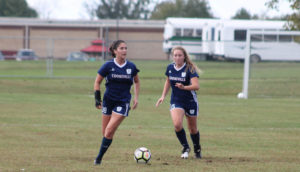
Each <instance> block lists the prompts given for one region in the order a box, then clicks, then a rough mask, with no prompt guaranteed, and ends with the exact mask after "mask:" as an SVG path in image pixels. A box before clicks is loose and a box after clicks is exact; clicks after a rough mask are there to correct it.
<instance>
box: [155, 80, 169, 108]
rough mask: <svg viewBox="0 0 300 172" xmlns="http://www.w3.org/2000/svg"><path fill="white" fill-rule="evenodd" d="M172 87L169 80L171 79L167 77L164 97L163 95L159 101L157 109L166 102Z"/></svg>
mask: <svg viewBox="0 0 300 172" xmlns="http://www.w3.org/2000/svg"><path fill="white" fill-rule="evenodd" d="M170 86H171V84H170V80H169V77H167V79H166V82H165V85H164V89H163V92H162V95H161V97H160V98H159V99H158V100H157V103H156V107H158V106H159V105H160V104H161V103H162V102H163V101H164V99H165V97H166V95H167V94H168V92H169V89H170Z"/></svg>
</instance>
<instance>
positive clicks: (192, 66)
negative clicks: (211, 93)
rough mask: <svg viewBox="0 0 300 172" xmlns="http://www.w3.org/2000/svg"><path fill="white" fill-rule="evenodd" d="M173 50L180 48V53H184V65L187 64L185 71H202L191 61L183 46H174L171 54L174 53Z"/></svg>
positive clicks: (199, 72)
mask: <svg viewBox="0 0 300 172" xmlns="http://www.w3.org/2000/svg"><path fill="white" fill-rule="evenodd" d="M175 50H180V51H182V53H183V55H184V62H185V63H186V66H187V67H186V69H185V71H187V70H189V71H191V73H195V72H197V73H198V74H199V75H200V74H201V73H202V71H201V70H200V69H199V68H198V67H197V65H195V64H194V63H193V62H192V61H191V59H190V57H189V55H188V54H187V52H186V50H185V49H184V48H182V47H179V46H178V47H174V48H173V49H172V54H173V53H174V51H175Z"/></svg>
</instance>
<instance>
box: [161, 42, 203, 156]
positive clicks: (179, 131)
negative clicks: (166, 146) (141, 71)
mask: <svg viewBox="0 0 300 172" xmlns="http://www.w3.org/2000/svg"><path fill="white" fill-rule="evenodd" d="M171 53H172V56H173V60H174V63H172V64H169V65H168V67H167V70H166V72H165V75H166V76H167V79H166V81H165V85H164V88H163V92H162V96H161V97H160V98H159V99H158V101H157V103H156V107H158V106H159V105H160V104H161V103H162V102H163V101H164V99H165V97H166V95H167V93H168V91H169V89H170V87H171V88H172V95H171V102H170V104H171V107H170V112H171V117H172V121H173V124H174V128H175V133H176V136H177V138H178V140H179V142H180V143H181V145H182V146H183V149H182V154H181V158H184V159H186V158H188V156H189V152H190V146H189V144H188V141H187V138H186V134H185V130H184V128H183V124H182V123H183V118H184V116H186V120H187V124H188V129H189V132H190V135H191V139H192V141H193V144H194V153H195V157H196V158H202V155H201V146H200V133H199V131H198V129H197V116H198V100H197V95H196V92H195V91H196V90H198V89H199V83H198V77H199V75H198V73H200V70H199V69H198V68H197V66H196V65H195V64H193V63H192V62H191V60H190V59H189V56H188V54H187V52H186V50H185V49H184V48H182V47H175V48H173V49H172V52H171ZM197 72H198V73H197Z"/></svg>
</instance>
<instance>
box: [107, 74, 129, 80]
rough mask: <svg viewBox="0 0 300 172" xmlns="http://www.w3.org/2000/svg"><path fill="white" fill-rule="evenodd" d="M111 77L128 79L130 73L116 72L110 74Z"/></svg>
mask: <svg viewBox="0 0 300 172" xmlns="http://www.w3.org/2000/svg"><path fill="white" fill-rule="evenodd" d="M111 77H112V78H125V79H130V78H131V75H117V74H111Z"/></svg>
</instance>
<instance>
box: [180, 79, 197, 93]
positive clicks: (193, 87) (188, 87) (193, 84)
mask: <svg viewBox="0 0 300 172" xmlns="http://www.w3.org/2000/svg"><path fill="white" fill-rule="evenodd" d="M175 87H178V88H179V89H182V90H188V91H191V90H199V82H198V77H193V78H191V85H186V86H184V85H183V84H182V83H176V84H175Z"/></svg>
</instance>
